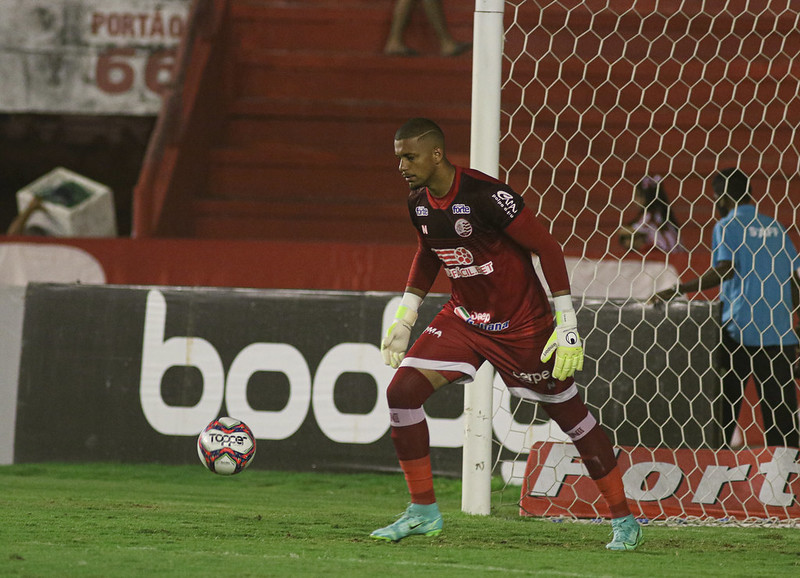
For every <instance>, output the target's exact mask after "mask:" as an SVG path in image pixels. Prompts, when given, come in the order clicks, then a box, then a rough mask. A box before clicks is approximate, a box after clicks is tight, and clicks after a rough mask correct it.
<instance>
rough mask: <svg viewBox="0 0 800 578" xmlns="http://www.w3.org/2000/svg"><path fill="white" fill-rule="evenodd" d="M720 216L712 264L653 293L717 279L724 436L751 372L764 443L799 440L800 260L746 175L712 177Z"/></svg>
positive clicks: (661, 297) (660, 297) (730, 172)
mask: <svg viewBox="0 0 800 578" xmlns="http://www.w3.org/2000/svg"><path fill="white" fill-rule="evenodd" d="M711 187H712V189H713V191H714V196H715V198H716V207H717V211H718V212H719V214H720V217H721V218H720V220H719V221H717V223H716V224H715V225H714V232H713V237H712V263H711V268H710V269H709V270H708V271H706V272H705V273H704V274H703V275H702V276H700V277H698V278H696V279H692V280H691V281H687V282H685V283H681V284H679V285H678V286H677V287H675V288H674V289H665V290H664V291H659V292H658V293H656V294H655V295H654V296H653V298H652V299H651V301H653V302H659V301H668V300H669V299H672V298H673V297H676V296H677V295H681V294H683V293H692V292H694V291H703V290H705V289H710V288H712V287H716V286H717V285H720V284H721V285H722V286H721V288H720V301H722V325H723V335H722V345H723V351H724V352H725V354H724V355H723V359H722V370H723V377H722V396H723V400H722V408H721V414H720V418H721V422H722V427H723V430H724V434H725V442H726V443H727V444H730V443H731V440H732V436H733V433H734V431H735V429H736V418H737V416H738V415H739V410H740V408H741V406H742V400H743V398H744V395H743V394H744V387H745V385H746V384H747V381H748V380H749V378H750V376H751V375H752V376H753V381H754V383H755V386H756V391H757V393H758V397H759V399H760V406H761V413H762V417H763V420H764V430H765V432H764V433H765V437H766V442H767V445H770V446H789V447H795V448H796V447H798V431H797V424H796V423H795V414H796V412H797V391H796V385H795V381H794V376H793V375H792V364H793V362H794V358H795V357H796V353H797V350H796V348H797V344H798V340H797V335H796V334H795V332H794V330H793V329H792V325H793V323H792V321H793V313H794V312H795V311H796V310H797V306H798V303H797V301H798V290H799V289H800V277H798V273H797V268H798V266H800V261H799V260H798V256H797V251H796V250H795V247H794V245H793V244H792V241H791V239H790V238H789V237H788V235H787V234H786V230H785V229H784V228H783V227H782V226H781V224H780V223H778V222H777V221H776V220H775V219H773V218H772V217H768V216H766V215H763V214H760V213H758V212H757V210H756V207H755V205H754V203H753V199H752V197H751V189H750V184H749V179H748V177H747V176H746V175H745V174H744V173H743V172H742V171H740V170H739V169H736V168H728V169H724V170H722V171H720V172H719V173H717V175H716V176H715V177H714V179H713V180H712V182H711Z"/></svg>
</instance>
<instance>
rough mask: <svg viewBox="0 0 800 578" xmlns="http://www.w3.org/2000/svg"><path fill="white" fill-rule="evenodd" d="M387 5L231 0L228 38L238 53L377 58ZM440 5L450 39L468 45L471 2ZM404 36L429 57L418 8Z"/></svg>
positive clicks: (430, 45) (347, 0)
mask: <svg viewBox="0 0 800 578" xmlns="http://www.w3.org/2000/svg"><path fill="white" fill-rule="evenodd" d="M393 6H394V1H393V0H337V1H324V0H316V1H297V0H295V1H292V2H286V1H274V0H273V1H261V2H252V1H237V2H234V3H232V7H231V15H230V16H231V21H230V25H231V31H230V37H231V38H232V39H235V43H236V48H237V51H244V52H258V51H261V50H271V49H279V50H286V51H291V52H293V53H299V52H308V51H323V52H354V53H356V52H358V53H380V52H382V50H383V45H384V43H385V41H386V36H387V35H388V33H389V25H390V22H391V18H392V8H393ZM443 6H444V9H445V16H446V18H447V23H448V27H449V29H450V32H451V33H452V34H453V36H454V37H455V38H458V39H459V40H464V41H466V40H471V38H472V19H473V13H474V3H472V2H465V1H464V0H457V1H448V2H444V5H443ZM406 36H407V38H406V40H407V41H408V43H409V45H411V46H415V47H417V48H418V49H420V50H425V51H426V52H431V53H435V50H436V48H437V46H436V43H435V41H434V39H433V38H432V37H433V34H432V29H431V26H430V23H429V22H428V21H427V20H426V18H425V15H424V11H423V7H422V5H419V6H418V7H417V8H416V9H415V11H414V12H413V13H412V19H411V22H410V24H409V27H408V30H407V34H406Z"/></svg>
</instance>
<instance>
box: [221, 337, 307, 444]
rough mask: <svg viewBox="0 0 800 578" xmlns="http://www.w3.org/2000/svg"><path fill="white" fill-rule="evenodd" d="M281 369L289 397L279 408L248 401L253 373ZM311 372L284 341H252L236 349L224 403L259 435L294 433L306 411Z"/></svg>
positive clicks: (276, 436)
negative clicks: (259, 406) (260, 407)
mask: <svg viewBox="0 0 800 578" xmlns="http://www.w3.org/2000/svg"><path fill="white" fill-rule="evenodd" d="M259 371H271V372H276V373H282V374H284V375H285V376H286V378H287V379H288V381H289V401H288V402H287V404H286V407H284V408H283V409H281V410H278V411H270V410H256V409H253V408H252V407H251V405H250V404H249V403H248V401H247V384H248V382H249V381H250V378H251V377H252V376H253V374H254V373H257V372H259ZM310 398H311V374H310V372H309V370H308V364H306V360H305V358H304V357H303V354H302V353H300V352H299V351H298V350H297V349H296V348H295V347H292V346H291V345H287V344H286V343H251V344H250V345H248V346H247V347H245V348H244V349H242V350H241V351H240V352H239V355H237V356H236V359H234V360H233V363H231V367H230V369H229V370H228V379H227V380H226V382H225V407H226V408H227V409H228V413H230V414H231V415H233V416H236V417H237V419H240V420H242V421H243V422H245V423H246V424H247V425H249V426H250V429H252V430H253V435H255V436H256V437H257V438H259V439H270V440H283V439H286V438H288V437H290V436H291V435H293V434H294V433H295V432H296V431H297V430H298V429H300V426H301V425H303V422H304V421H305V419H306V415H308V402H309V399H310Z"/></svg>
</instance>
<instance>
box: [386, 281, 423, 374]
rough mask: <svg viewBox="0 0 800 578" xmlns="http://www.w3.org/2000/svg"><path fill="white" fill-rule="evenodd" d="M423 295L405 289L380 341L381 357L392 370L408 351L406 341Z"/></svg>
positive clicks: (411, 288)
mask: <svg viewBox="0 0 800 578" xmlns="http://www.w3.org/2000/svg"><path fill="white" fill-rule="evenodd" d="M424 297H425V293H424V292H423V291H420V290H419V289H414V288H413V287H406V292H405V293H403V299H402V300H401V301H400V306H399V307H398V308H397V313H395V315H394V321H393V322H392V324H391V325H390V326H389V329H388V330H387V331H386V336H385V337H384V338H383V341H381V355H383V362H384V363H385V364H386V365H391V366H392V367H393V368H394V369H397V368H398V367H399V366H400V362H401V361H403V357H405V355H406V351H407V350H408V341H409V339H411V329H412V328H413V327H414V323H415V322H416V321H417V311H418V310H419V306H420V304H421V303H422V300H423V298H424Z"/></svg>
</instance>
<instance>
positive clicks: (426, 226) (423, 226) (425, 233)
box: [422, 225, 428, 235]
mask: <svg viewBox="0 0 800 578" xmlns="http://www.w3.org/2000/svg"><path fill="white" fill-rule="evenodd" d="M422 234H423V235H427V234H428V225H422Z"/></svg>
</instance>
